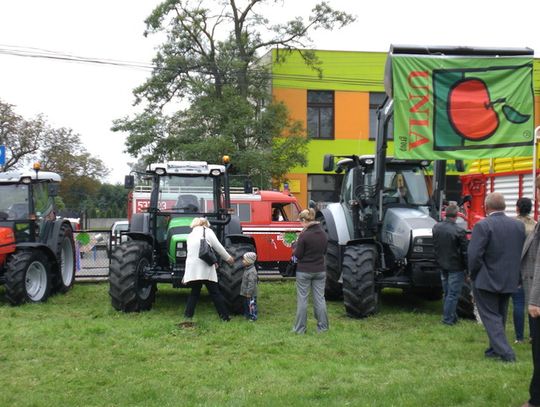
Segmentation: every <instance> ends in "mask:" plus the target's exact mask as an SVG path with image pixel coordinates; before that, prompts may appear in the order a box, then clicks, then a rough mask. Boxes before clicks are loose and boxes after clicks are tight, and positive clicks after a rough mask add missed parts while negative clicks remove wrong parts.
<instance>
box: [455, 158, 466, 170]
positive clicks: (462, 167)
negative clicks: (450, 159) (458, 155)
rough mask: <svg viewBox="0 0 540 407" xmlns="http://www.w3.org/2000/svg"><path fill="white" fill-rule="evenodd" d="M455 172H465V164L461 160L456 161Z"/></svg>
mask: <svg viewBox="0 0 540 407" xmlns="http://www.w3.org/2000/svg"><path fill="white" fill-rule="evenodd" d="M456 171H457V172H465V163H464V162H463V160H456Z"/></svg>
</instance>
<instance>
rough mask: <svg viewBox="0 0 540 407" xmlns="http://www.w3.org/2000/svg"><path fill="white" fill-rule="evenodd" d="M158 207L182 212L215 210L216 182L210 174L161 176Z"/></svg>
mask: <svg viewBox="0 0 540 407" xmlns="http://www.w3.org/2000/svg"><path fill="white" fill-rule="evenodd" d="M159 182H160V185H159V189H160V194H159V201H158V208H159V209H161V210H170V211H174V212H180V213H197V212H201V213H202V212H205V211H210V210H213V208H214V205H213V203H214V182H215V178H213V177H210V176H202V177H186V176H174V175H168V176H164V177H161V178H160V181H159Z"/></svg>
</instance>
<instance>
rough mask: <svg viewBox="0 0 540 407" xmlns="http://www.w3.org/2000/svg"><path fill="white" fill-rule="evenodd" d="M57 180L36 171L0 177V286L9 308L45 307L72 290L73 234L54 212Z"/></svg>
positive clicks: (66, 222) (66, 223)
mask: <svg viewBox="0 0 540 407" xmlns="http://www.w3.org/2000/svg"><path fill="white" fill-rule="evenodd" d="M60 180H61V178H60V176H59V175H58V174H55V173H53V172H46V171H40V167H39V165H35V166H34V169H33V170H30V171H14V172H6V173H0V283H2V284H4V286H5V294H6V298H7V299H8V301H9V302H10V303H11V304H13V305H18V304H21V303H24V302H42V301H46V300H47V298H48V297H49V295H50V294H52V293H54V292H62V293H65V292H67V291H68V290H69V289H70V288H71V287H72V285H73V282H74V276H75V245H74V241H73V230H72V228H71V224H70V222H69V221H67V220H65V219H57V218H56V215H55V208H54V197H55V196H56V195H57V193H58V183H59V182H60Z"/></svg>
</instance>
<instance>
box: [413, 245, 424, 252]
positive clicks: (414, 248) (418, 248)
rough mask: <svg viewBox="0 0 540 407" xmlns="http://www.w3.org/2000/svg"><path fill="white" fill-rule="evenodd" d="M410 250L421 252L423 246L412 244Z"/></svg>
mask: <svg viewBox="0 0 540 407" xmlns="http://www.w3.org/2000/svg"><path fill="white" fill-rule="evenodd" d="M412 250H413V252H415V253H423V252H424V248H423V247H422V246H413V248H412Z"/></svg>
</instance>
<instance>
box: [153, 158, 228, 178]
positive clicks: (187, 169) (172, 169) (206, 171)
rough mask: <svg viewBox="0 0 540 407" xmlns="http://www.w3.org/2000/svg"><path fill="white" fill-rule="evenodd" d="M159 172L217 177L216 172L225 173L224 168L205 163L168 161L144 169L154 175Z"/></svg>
mask: <svg viewBox="0 0 540 407" xmlns="http://www.w3.org/2000/svg"><path fill="white" fill-rule="evenodd" d="M159 170H164V171H165V174H184V175H210V174H211V175H218V174H216V170H217V171H219V173H221V174H222V173H224V172H225V166H224V165H213V164H208V163H207V162H206V161H169V162H166V163H157V164H150V165H149V166H148V167H147V168H146V172H147V173H155V172H159Z"/></svg>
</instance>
